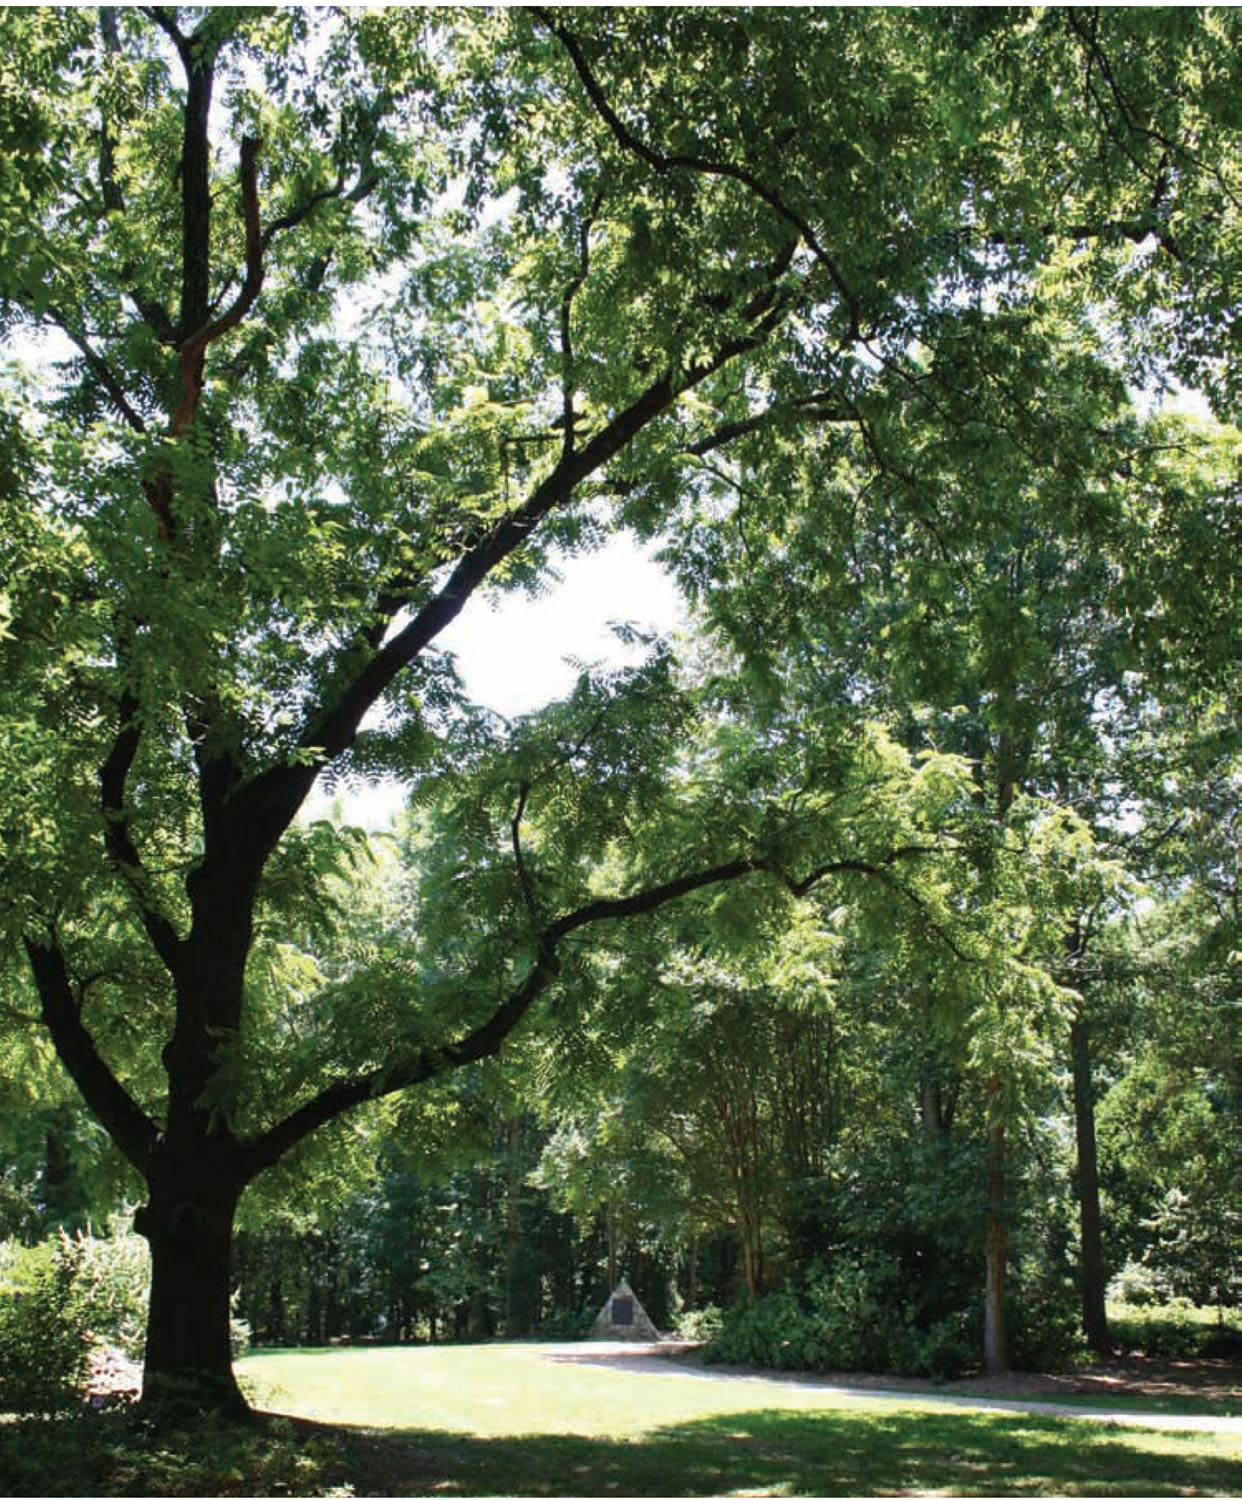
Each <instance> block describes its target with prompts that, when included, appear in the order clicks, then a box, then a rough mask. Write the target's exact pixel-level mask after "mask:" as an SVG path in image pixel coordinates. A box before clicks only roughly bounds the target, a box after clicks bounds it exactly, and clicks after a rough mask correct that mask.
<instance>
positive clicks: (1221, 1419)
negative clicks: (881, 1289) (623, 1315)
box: [535, 1340, 1242, 1435]
mask: <svg viewBox="0 0 1242 1500" xmlns="http://www.w3.org/2000/svg"><path fill="white" fill-rule="evenodd" d="M694 1347H695V1346H694V1345H689V1344H680V1343H675V1342H673V1341H671V1340H664V1341H662V1342H661V1343H659V1344H628V1343H616V1342H610V1341H603V1340H601V1341H599V1342H591V1343H585V1344H545V1345H540V1346H535V1349H536V1352H537V1353H538V1354H539V1355H540V1356H541V1357H542V1358H543V1359H547V1360H550V1361H551V1362H552V1363H554V1364H580V1365H594V1366H599V1367H607V1368H610V1369H616V1370H625V1371H631V1372H635V1373H639V1374H643V1375H648V1376H651V1377H654V1378H656V1379H661V1380H728V1381H743V1382H746V1381H749V1382H750V1383H751V1384H752V1385H755V1386H758V1387H760V1388H762V1387H764V1386H777V1387H780V1388H783V1389H787V1390H790V1389H800V1390H806V1389H812V1390H825V1391H834V1392H836V1393H837V1394H838V1395H841V1396H843V1397H845V1398H847V1399H848V1400H850V1401H862V1402H866V1401H876V1402H890V1401H900V1402H905V1403H907V1404H908V1403H909V1402H911V1401H918V1402H927V1403H928V1404H930V1405H936V1406H949V1407H954V1408H956V1409H958V1410H965V1411H981V1412H1013V1413H1016V1414H1019V1415H1022V1416H1030V1417H1068V1418H1071V1419H1073V1420H1076V1421H1080V1422H1098V1423H1103V1424H1104V1425H1105V1426H1111V1427H1145V1428H1155V1429H1159V1430H1163V1431H1167V1432H1219V1433H1230V1434H1234V1435H1238V1434H1242V1416H1239V1417H1228V1416H1218V1415H1215V1414H1212V1413H1194V1414H1191V1413H1188V1412H1187V1413H1182V1412H1162V1411H1136V1410H1133V1409H1126V1408H1124V1407H1112V1406H1071V1405H1069V1404H1068V1403H1066V1402H1058V1401H1026V1400H1021V1399H1017V1398H1011V1397H1007V1396H973V1395H963V1394H960V1393H952V1392H946V1391H937V1390H933V1389H927V1390H924V1389H922V1388H918V1387H916V1388H906V1389H904V1390H895V1389H891V1388H889V1387H885V1386H871V1385H851V1384H850V1383H849V1380H848V1378H847V1377H837V1378H834V1377H832V1376H823V1375H790V1374H776V1373H774V1372H769V1371H766V1370H754V1369H743V1368H739V1367H737V1366H734V1365H692V1364H688V1363H686V1362H684V1361H683V1360H680V1359H678V1357H677V1356H679V1355H682V1354H685V1353H686V1352H687V1351H688V1350H690V1349H692V1348H694Z"/></svg>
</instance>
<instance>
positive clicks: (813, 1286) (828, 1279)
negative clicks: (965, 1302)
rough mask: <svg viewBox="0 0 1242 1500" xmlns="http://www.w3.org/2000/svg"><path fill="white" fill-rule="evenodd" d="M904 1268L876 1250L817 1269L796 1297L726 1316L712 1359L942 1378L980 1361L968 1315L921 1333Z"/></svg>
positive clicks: (773, 1296)
mask: <svg viewBox="0 0 1242 1500" xmlns="http://www.w3.org/2000/svg"><path fill="white" fill-rule="evenodd" d="M914 1311H915V1310H914V1308H913V1306H912V1305H911V1303H910V1301H909V1296H908V1288H906V1289H905V1290H904V1292H903V1283H902V1278H901V1273H900V1267H899V1266H898V1265H897V1263H896V1262H895V1261H893V1260H892V1259H891V1258H889V1257H886V1256H884V1255H883V1254H880V1253H875V1254H872V1255H870V1256H867V1257H865V1258H861V1259H859V1260H857V1261H854V1262H848V1261H846V1262H836V1263H834V1265H833V1266H832V1268H831V1269H828V1268H824V1267H816V1268H813V1269H812V1270H811V1271H810V1272H809V1273H808V1275H807V1277H806V1280H805V1282H804V1283H803V1285H802V1287H801V1288H800V1290H799V1291H798V1292H793V1291H785V1292H775V1293H770V1294H768V1295H766V1296H763V1297H759V1298H757V1299H756V1300H755V1301H753V1302H748V1303H744V1304H742V1305H740V1306H738V1307H736V1308H734V1309H733V1310H731V1311H730V1312H729V1313H727V1314H726V1315H725V1319H724V1325H723V1327H722V1328H721V1330H720V1332H719V1334H717V1335H716V1336H715V1337H714V1338H712V1340H711V1342H710V1343H709V1344H708V1346H707V1350H706V1358H707V1359H708V1360H709V1361H718V1362H728V1363H735V1364H751V1365H760V1366H765V1367H768V1368H771V1369H777V1370H825V1371H833V1372H841V1371H850V1370H860V1371H878V1372H883V1373H887V1374H894V1375H931V1376H934V1377H935V1378H936V1379H945V1378H947V1377H949V1376H952V1375H958V1374H961V1373H962V1372H963V1371H964V1370H967V1369H970V1368H971V1367H972V1366H973V1365H974V1364H975V1363H976V1362H977V1359H978V1342H977V1341H978V1333H977V1330H976V1329H975V1328H973V1327H972V1319H971V1318H970V1317H968V1316H966V1315H953V1316H950V1317H947V1318H942V1319H939V1320H937V1321H936V1322H934V1323H932V1324H930V1325H929V1326H928V1327H926V1328H919V1327H918V1326H917V1324H916V1323H915V1319H914Z"/></svg>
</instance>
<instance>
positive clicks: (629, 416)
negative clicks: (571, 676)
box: [233, 243, 794, 862]
mask: <svg viewBox="0 0 1242 1500" xmlns="http://www.w3.org/2000/svg"><path fill="white" fill-rule="evenodd" d="M793 251H794V245H793V244H792V243H791V244H790V246H789V248H788V251H787V253H786V255H785V256H784V257H783V258H782V259H781V260H780V261H778V262H776V263H775V264H774V266H773V267H770V268H769V275H770V277H771V280H770V282H769V285H767V286H766V287H764V288H763V289H762V290H761V291H759V292H758V293H756V294H755V295H754V296H753V297H752V298H751V299H750V301H749V302H747V303H746V305H745V306H744V307H743V308H742V309H740V313H741V318H742V320H743V322H744V323H745V324H747V325H748V326H747V327H746V329H745V330H744V331H743V332H741V333H739V334H738V335H736V336H735V337H734V338H732V339H729V340H727V341H725V342H724V343H723V344H721V345H720V346H719V347H718V348H717V349H716V350H715V352H714V353H712V354H711V355H709V356H707V357H705V358H703V359H701V360H699V361H697V362H696V363H694V364H693V365H691V366H689V367H688V368H686V369H684V370H679V371H677V372H676V373H675V374H673V373H668V374H665V375H663V376H661V377H660V378H659V379H658V380H656V381H653V382H652V384H650V385H649V386H648V387H647V388H646V390H644V391H643V392H642V393H641V395H639V396H638V397H637V398H636V399H635V400H634V401H632V402H631V403H630V405H629V406H627V407H626V408H625V409H624V410H622V411H620V412H618V413H617V414H616V415H615V416H614V417H613V418H612V420H611V421H609V422H607V423H606V424H605V425H604V426H603V427H602V428H600V429H599V431H598V432H596V433H595V434H594V435H593V436H592V437H591V438H590V439H589V441H587V442H585V443H584V444H582V446H581V447H575V448H574V450H573V452H572V453H571V454H569V455H568V456H565V455H562V456H561V458H560V459H559V461H558V462H557V464H556V466H555V468H554V469H553V470H552V472H551V473H550V474H548V475H547V476H546V477H545V478H544V479H543V480H542V481H541V482H540V483H539V484H538V485H537V486H536V487H535V489H534V490H533V491H532V493H531V494H530V496H529V498H528V499H527V500H526V502H525V503H524V504H523V505H521V506H520V507H518V508H517V509H516V510H514V511H511V512H510V513H509V515H507V516H505V517H504V518H503V519H502V520H501V521H499V522H498V523H497V524H496V525H494V526H493V527H491V528H490V529H489V530H488V531H487V532H485V533H484V534H483V535H482V536H481V537H479V538H478V539H477V540H474V541H472V542H469V543H468V544H467V546H466V549H465V550H464V551H463V553H462V554H461V555H460V557H459V559H458V561H457V563H456V565H455V566H454V567H453V569H452V571H451V573H450V574H449V576H448V578H447V580H446V581H445V582H444V584H443V585H442V586H441V587H440V588H439V589H438V590H437V591H436V592H435V593H434V594H433V595H432V596H431V597H430V598H429V599H427V601H426V602H425V603H424V604H423V605H422V606H421V608H419V609H418V611H417V612H416V613H415V614H414V616H413V618H412V619H411V620H410V621H409V623H408V624H406V625H405V626H404V627H403V628H402V629H401V630H399V631H398V632H397V633H396V634H395V635H394V636H393V637H392V638H391V639H390V640H388V641H387V642H385V643H384V644H383V645H382V646H380V645H378V641H379V640H380V639H381V638H382V635H383V631H384V622H383V621H382V620H380V619H377V620H376V621H375V622H374V624H373V626H372V628H371V630H370V633H369V641H373V642H375V643H376V645H375V649H372V650H369V651H368V653H367V656H366V659H365V661H364V663H363V665H362V666H361V667H355V666H353V665H352V662H353V660H354V659H355V658H356V653H357V647H358V644H359V643H358V641H357V640H356V639H355V640H352V641H351V642H350V643H349V644H348V646H347V647H346V648H344V650H343V651H342V652H341V669H340V672H341V678H343V679H344V683H345V685H344V686H343V687H342V688H340V689H339V690H338V692H337V695H336V697H335V699H334V700H333V701H332V702H330V703H328V704H324V705H322V706H321V707H320V708H319V709H318V710H316V711H313V713H312V715H310V716H308V721H307V723H306V726H305V728H304V729H303V731H302V734H301V735H300V737H299V741H298V747H297V748H298V753H297V755H296V757H295V758H294V760H293V761H292V762H291V763H289V764H286V765H280V766H274V767H271V768H270V769H269V770H267V771H265V772H263V773H261V774H260V775H259V776H256V777H255V778H254V780H252V781H251V782H249V783H248V784H247V785H246V786H244V787H242V788H240V789H239V790H238V792H237V794H236V797H235V799H234V802H233V806H234V809H235V811H236V813H237V815H238V817H239V818H240V819H242V820H244V821H248V822H250V823H251V825H252V827H254V828H255V831H256V833H257V835H258V837H257V840H256V842H255V844H254V846H253V847H254V857H255V858H257V859H258V860H259V861H260V862H261V861H262V860H263V859H265V858H266V857H267V854H268V852H270V850H271V849H272V848H274V847H275V844H276V841H277V840H278V839H279V837H280V835H281V834H282V833H283V832H284V830H285V828H287V827H288V825H289V823H290V822H291V821H292V819H293V817H294V816H295V815H296V813H297V810H298V808H299V807H300V806H301V804H302V801H303V799H304V798H305V797H306V795H307V793H308V792H309V790H310V788H311V786H312V785H313V784H314V781H315V778H316V777H317V776H318V774H319V771H320V769H321V767H322V766H323V765H325V764H326V763H328V762H329V761H331V760H334V759H335V758H337V757H338V756H340V755H342V754H344V752H345V751H346V750H348V749H349V747H350V746H351V745H352V744H353V742H354V739H355V737H356V736H357V733H358V729H359V726H360V724H361V722H362V719H363V717H364V715H365V714H366V712H367V710H368V709H369V708H370V707H371V706H372V704H374V703H375V702H377V701H378V700H379V698H380V696H381V695H382V694H383V693H384V692H385V691H386V689H387V688H388V686H389V685H390V683H392V682H393V681H394V679H395V678H396V677H397V676H398V675H399V673H401V672H402V671H403V670H404V669H405V668H406V667H407V666H409V665H410V663H411V662H413V661H414V660H415V659H416V658H417V657H418V655H419V654H420V653H421V652H422V651H423V650H424V649H425V647H426V646H427V645H428V644H429V643H430V642H431V641H433V640H434V639H435V638H436V637H437V636H438V635H439V634H440V632H441V631H442V630H444V629H445V628H446V627H447V626H448V625H449V624H450V623H451V622H452V621H453V620H455V619H456V618H457V616H458V615H459V614H460V613H461V611H462V609H463V608H464V607H465V605H466V603H467V601H468V600H469V599H470V598H471V596H472V595H473V594H474V592H475V590H476V589H478V588H479V586H480V585H481V584H482V583H483V582H484V580H485V579H486V578H488V577H489V575H490V574H492V573H493V572H494V571H495V569H496V568H497V567H498V566H499V565H500V564H501V563H502V562H503V561H504V560H505V559H506V558H507V557H509V556H510V555H511V554H512V553H513V552H515V551H517V549H518V548H519V547H521V546H523V545H524V543H525V542H526V541H527V540H528V538H529V537H530V535H531V533H532V532H533V531H534V530H535V528H536V527H537V526H538V525H539V524H540V522H541V521H542V520H543V519H544V517H545V516H547V515H549V514H550V513H552V512H553V511H555V510H557V509H560V508H563V507H564V506H565V505H566V504H568V503H569V501H570V500H571V498H572V497H573V495H574V493H575V491H576V489H577V487H578V485H579V484H580V483H581V482H582V481H583V480H584V479H587V478H588V477H590V476H591V475H592V474H594V473H596V472H597V471H598V470H600V469H602V468H603V467H604V466H605V465H606V464H607V463H609V462H610V461H611V460H612V459H613V458H615V457H616V456H617V454H619V453H620V452H621V451H622V450H623V449H624V448H625V447H627V446H628V444H629V443H630V442H632V441H633V439H634V438H635V437H636V436H637V435H638V434H639V433H640V432H642V431H643V430H644V428H646V427H648V426H649V425H650V424H651V423H652V422H654V421H655V420H656V419H657V418H658V417H660V416H662V415H664V413H666V412H667V411H668V410H669V409H670V408H671V407H672V405H673V404H674V402H675V401H676V400H677V398H678V397H679V396H681V395H682V394H684V393H685V392H686V391H688V390H691V389H693V388H694V387H695V386H696V385H698V384H700V383H701V382H702V381H704V380H706V379H707V378H708V377H709V376H710V375H713V374H715V373H716V372H717V371H718V370H720V369H723V368H724V366H725V365H727V364H728V363H729V362H730V361H731V360H733V359H735V358H736V357H737V356H738V355H740V354H742V353H745V352H747V351H749V350H751V349H754V348H757V347H758V346H759V345H761V344H762V343H763V342H764V340H765V339H766V338H767V337H768V335H769V334H770V333H771V331H772V329H773V328H774V327H775V326H776V324H777V322H778V320H779V318H780V317H781V315H782V314H783V312H784V309H785V300H784V298H783V295H782V292H781V288H780V286H779V277H780V275H781V274H782V273H783V270H784V268H785V267H786V266H787V265H788V261H789V259H790V258H791V257H792V255H793ZM405 602H406V600H405V598H403V597H402V596H401V595H400V594H398V593H389V594H387V595H386V596H385V598H384V600H383V603H384V606H385V608H387V609H389V610H390V611H391V615H395V614H396V613H397V611H398V610H399V609H400V608H401V607H402V606H403V605H404V603H405ZM366 639H367V638H365V637H364V640H366ZM338 680H340V679H338Z"/></svg>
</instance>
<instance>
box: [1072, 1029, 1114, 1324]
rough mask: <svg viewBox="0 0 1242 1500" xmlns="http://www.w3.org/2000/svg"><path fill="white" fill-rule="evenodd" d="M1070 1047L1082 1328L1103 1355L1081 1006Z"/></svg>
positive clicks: (1100, 1259)
mask: <svg viewBox="0 0 1242 1500" xmlns="http://www.w3.org/2000/svg"><path fill="white" fill-rule="evenodd" d="M1070 1048H1071V1052H1072V1056H1073V1068H1074V1140H1075V1145H1076V1148H1077V1168H1078V1170H1077V1173H1076V1177H1077V1188H1078V1223H1079V1230H1080V1234H1081V1253H1082V1331H1083V1333H1084V1334H1085V1335H1086V1339H1087V1343H1088V1344H1089V1345H1090V1347H1091V1348H1092V1349H1093V1350H1094V1351H1095V1352H1096V1353H1097V1354H1108V1353H1109V1352H1110V1350H1111V1342H1110V1340H1109V1336H1108V1313H1107V1310H1106V1308H1105V1303H1104V1293H1105V1285H1104V1244H1103V1239H1102V1237H1101V1234H1100V1175H1099V1162H1098V1158H1097V1155H1096V1145H1095V1094H1094V1089H1093V1087H1092V1080H1091V1037H1090V1033H1089V1031H1088V1028H1087V1022H1086V1020H1085V1018H1084V1016H1083V1014H1082V1012H1081V1010H1080V1011H1079V1012H1078V1014H1077V1015H1076V1016H1075V1018H1074V1021H1073V1024H1072V1025H1071V1026H1070Z"/></svg>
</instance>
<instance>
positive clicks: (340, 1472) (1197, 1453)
mask: <svg viewBox="0 0 1242 1500" xmlns="http://www.w3.org/2000/svg"><path fill="white" fill-rule="evenodd" d="M1240 1487H1242V1448H1240V1447H1239V1446H1238V1445H1237V1444H1230V1443H1229V1441H1228V1440H1225V1439H1219V1438H1205V1437H1203V1436H1201V1435H1193V1436H1192V1435H1189V1434H1182V1433H1176V1434H1173V1433H1148V1432H1136V1431H1123V1430H1120V1429H1115V1428H1102V1427H1095V1426H1090V1425H1084V1424H1081V1423H1072V1424H1071V1423H1068V1422H1064V1421H1062V1422H1058V1421H1056V1420H1054V1419H1049V1418H1039V1419H1031V1418H1023V1419H1020V1420H1014V1419H1013V1418H1008V1417H1002V1416H1000V1415H993V1414H979V1413H956V1412H954V1413H946V1412H936V1413H929V1412H926V1411H920V1410H913V1409H905V1408H901V1409H894V1408H886V1409H885V1410H883V1411H882V1412H877V1411H874V1410H867V1411H851V1410H843V1409H837V1410H825V1411H819V1412H797V1411H783V1410H769V1411H744V1412H736V1413H731V1414H727V1415H716V1416H711V1417H705V1418H702V1419H700V1420H698V1421H692V1422H684V1423H679V1424H677V1425H674V1426H667V1427H662V1428H657V1429H655V1430H654V1431H651V1432H649V1433H647V1434H644V1435H642V1436H638V1437H619V1438H610V1437H593V1438H588V1437H582V1436H578V1435H573V1434H542V1435H538V1436H524V1437H496V1436H493V1437H479V1436H476V1435H474V1434H471V1433H467V1432H445V1431H443V1430H438V1431H430V1430H404V1431H384V1432H376V1431H370V1430H366V1429H358V1428H355V1429H349V1428H329V1427H325V1426H323V1425H322V1424H318V1423H311V1422H299V1421H293V1420H291V1419H289V1418H281V1417H277V1418H274V1417H260V1418H256V1419H255V1420H254V1421H253V1422H251V1423H249V1424H247V1425H245V1426H241V1427H219V1426H214V1425H211V1424H208V1425H207V1426H205V1427H204V1426H202V1425H199V1426H197V1427H195V1428H194V1429H191V1430H184V1431H179V1432H170V1431H164V1432H155V1431H153V1430H151V1429H149V1427H148V1426H147V1424H144V1423H143V1422H142V1421H141V1420H140V1419H139V1418H137V1417H136V1416H135V1414H134V1413H132V1412H125V1411H115V1412H107V1413H88V1414H85V1415H82V1416H74V1417H66V1418H57V1419H53V1420H44V1421H30V1422H25V1423H11V1422H10V1423H5V1424H3V1425H0V1489H2V1490H3V1492H4V1493H5V1494H9V1495H57V1496H59V1495H82V1496H87V1495H90V1496H95V1495H118V1496H130V1495H169V1496H189V1495H221V1496H226V1495H256V1496H277V1495H305V1496H342V1497H343V1496H352V1495H359V1496H361V1495H493V1494H510V1495H618V1496H620V1495H720V1494H729V1493H739V1492H741V1493H747V1494H757V1495H816V1494H817V1495H839V1494H864V1495H871V1494H919V1493H926V1492H927V1491H941V1492H944V1491H947V1492H950V1493H952V1494H959V1495H975V1494H997V1495H1010V1494H1012V1495H1038V1494H1046V1493H1049V1492H1055V1493H1059V1494H1066V1495H1140V1494H1141V1495H1176V1494H1200V1495H1211V1494H1224V1495H1228V1494H1236V1493H1238V1491H1239V1488H1240Z"/></svg>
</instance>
